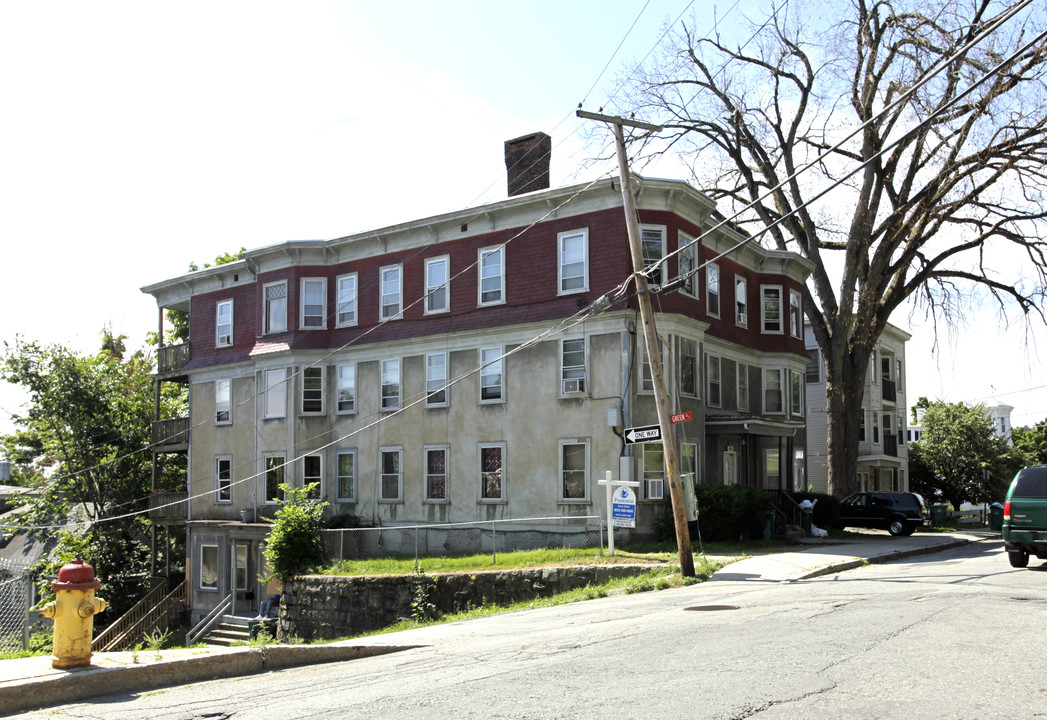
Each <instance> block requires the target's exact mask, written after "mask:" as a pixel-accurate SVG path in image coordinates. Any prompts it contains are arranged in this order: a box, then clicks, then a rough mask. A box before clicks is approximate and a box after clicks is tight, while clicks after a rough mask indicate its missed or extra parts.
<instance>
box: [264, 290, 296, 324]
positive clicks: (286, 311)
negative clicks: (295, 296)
mask: <svg viewBox="0 0 1047 720" xmlns="http://www.w3.org/2000/svg"><path fill="white" fill-rule="evenodd" d="M277 285H283V286H284V298H283V299H284V327H283V329H282V330H270V329H269V288H271V287H276V286H277ZM290 299H291V298H290V297H289V294H288V292H287V281H286V280H278V281H276V282H271V283H265V284H264V285H262V334H263V335H277V334H279V333H283V332H287V331H288V329H290V327H291V323H289V322H288V318H287V316H288V314H289V313H290V312H291V308H290V302H289V301H290Z"/></svg>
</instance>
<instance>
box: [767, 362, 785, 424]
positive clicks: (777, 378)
mask: <svg viewBox="0 0 1047 720" xmlns="http://www.w3.org/2000/svg"><path fill="white" fill-rule="evenodd" d="M763 411H764V412H765V413H768V414H772V415H778V414H781V413H782V412H784V411H785V410H784V407H783V405H782V371H781V369H777V370H769V369H766V368H765V369H764V371H763Z"/></svg>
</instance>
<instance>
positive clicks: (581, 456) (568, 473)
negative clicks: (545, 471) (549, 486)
mask: <svg viewBox="0 0 1047 720" xmlns="http://www.w3.org/2000/svg"><path fill="white" fill-rule="evenodd" d="M588 497H589V443H587V442H578V441H577V440H561V441H560V500H561V501H568V502H569V501H572V500H574V501H577V500H581V501H584V500H586V499H587V498H588Z"/></svg>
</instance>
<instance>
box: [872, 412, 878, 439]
mask: <svg viewBox="0 0 1047 720" xmlns="http://www.w3.org/2000/svg"><path fill="white" fill-rule="evenodd" d="M872 416H873V443H875V444H876V445H879V444H880V413H878V412H876V409H875V408H874V409H873V411H872Z"/></svg>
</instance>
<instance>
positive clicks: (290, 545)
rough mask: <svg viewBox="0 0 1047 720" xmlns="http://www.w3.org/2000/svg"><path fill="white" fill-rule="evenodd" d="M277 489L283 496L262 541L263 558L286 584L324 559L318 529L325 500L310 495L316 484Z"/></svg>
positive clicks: (272, 571) (283, 486) (286, 486)
mask: <svg viewBox="0 0 1047 720" xmlns="http://www.w3.org/2000/svg"><path fill="white" fill-rule="evenodd" d="M280 489H281V490H282V491H283V494H284V499H283V500H281V501H280V508H279V509H278V510H277V511H276V516H275V518H274V519H273V527H272V529H271V530H270V531H269V535H268V536H267V537H266V540H265V559H266V562H267V563H268V565H269V570H270V572H271V573H272V575H273V577H275V578H277V579H278V580H280V581H281V582H284V583H286V582H287V581H288V580H290V579H291V578H293V577H295V576H296V575H301V574H302V573H304V572H306V571H307V570H309V569H310V568H314V567H316V566H318V565H321V564H322V563H323V562H324V558H325V553H324V546H323V543H322V542H321V540H320V529H321V528H322V527H323V516H324V508H326V507H327V503H326V502H321V501H319V500H317V499H315V498H313V497H310V495H313V494H315V493H316V491H317V489H318V484H317V483H311V484H309V485H306V486H305V487H304V488H294V487H291V486H289V485H281V486H280Z"/></svg>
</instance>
